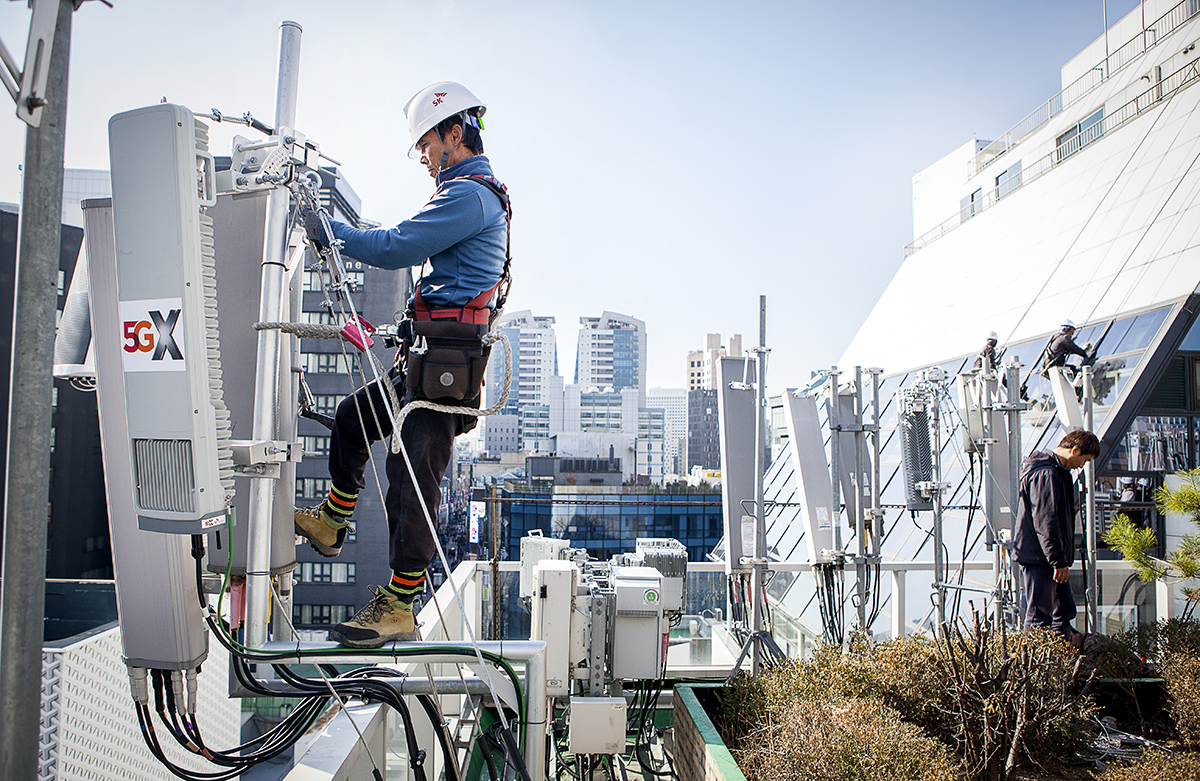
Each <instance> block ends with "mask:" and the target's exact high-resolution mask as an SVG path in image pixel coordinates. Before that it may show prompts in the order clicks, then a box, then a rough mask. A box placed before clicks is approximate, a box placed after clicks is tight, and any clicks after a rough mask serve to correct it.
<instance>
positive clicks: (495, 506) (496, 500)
mask: <svg viewBox="0 0 1200 781" xmlns="http://www.w3.org/2000/svg"><path fill="white" fill-rule="evenodd" d="M488 532H489V536H490V537H491V540H492V588H491V594H490V597H491V600H492V631H491V635H492V636H491V639H492V640H499V639H501V638H500V486H498V485H493V486H492V488H491V496H490V498H489V501H488Z"/></svg>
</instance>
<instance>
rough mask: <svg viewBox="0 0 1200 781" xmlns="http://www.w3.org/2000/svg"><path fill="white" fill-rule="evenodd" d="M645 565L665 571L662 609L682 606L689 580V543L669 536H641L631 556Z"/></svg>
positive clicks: (666, 611)
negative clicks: (686, 543) (686, 544)
mask: <svg viewBox="0 0 1200 781" xmlns="http://www.w3.org/2000/svg"><path fill="white" fill-rule="evenodd" d="M631 558H632V559H636V562H635V561H632V560H631V561H629V562H628V563H629V564H634V563H636V564H637V565H639V566H643V567H653V568H654V569H656V570H658V573H659V574H660V575H662V609H663V612H665V613H670V612H672V611H682V610H683V600H684V596H685V593H686V584H687V563H688V555H687V546H685V545H684V544H683V543H682V542H680V541H679V540H675V539H671V538H668V537H639V538H638V539H637V542H636V543H635V544H634V553H633V556H632V557H631Z"/></svg>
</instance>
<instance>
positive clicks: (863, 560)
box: [839, 366, 867, 629]
mask: <svg viewBox="0 0 1200 781" xmlns="http://www.w3.org/2000/svg"><path fill="white" fill-rule="evenodd" d="M864 436H865V434H864V432H863V389H862V367H861V366H855V367H854V477H853V478H852V479H851V480H850V484H851V485H852V486H854V535H855V537H856V539H857V541H858V555H856V556H855V557H854V590H855V593H856V594H857V595H858V625H859V626H860V627H862V628H864V629H865V628H866V625H867V527H866V510H867V508H866V507H865V503H864V502H863V458H864V457H865V455H866V453H865V452H864V450H865V449H866V441H865V440H864V439H863V437H864ZM839 466H840V465H839Z"/></svg>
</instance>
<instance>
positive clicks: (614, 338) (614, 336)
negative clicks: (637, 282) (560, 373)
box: [575, 312, 646, 406]
mask: <svg viewBox="0 0 1200 781" xmlns="http://www.w3.org/2000/svg"><path fill="white" fill-rule="evenodd" d="M645 377H646V324H645V323H644V322H642V321H641V320H638V319H637V318H636V317H629V316H628V315H621V314H617V313H616V312H605V313H604V314H603V315H601V316H600V317H581V318H579V348H578V350H577V351H576V353H575V382H576V384H578V385H582V386H583V387H584V388H590V387H597V388H606V387H607V388H612V389H613V390H614V391H621V390H623V389H625V388H637V389H638V404H639V406H644V405H645V401H646V385H645Z"/></svg>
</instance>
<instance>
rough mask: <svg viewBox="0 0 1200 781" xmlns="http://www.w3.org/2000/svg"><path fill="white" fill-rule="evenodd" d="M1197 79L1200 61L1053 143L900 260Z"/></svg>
mask: <svg viewBox="0 0 1200 781" xmlns="http://www.w3.org/2000/svg"><path fill="white" fill-rule="evenodd" d="M1189 2H1190V0H1189ZM1198 79H1200V61H1193V62H1191V63H1188V64H1187V65H1184V66H1183V67H1182V68H1180V69H1179V70H1177V71H1175V72H1174V73H1172V74H1171V75H1170V76H1167V77H1165V78H1163V79H1162V80H1161V81H1159V82H1158V83H1157V84H1152V85H1150V86H1149V87H1147V88H1146V90H1145V91H1144V92H1142V93H1141V94H1139V95H1138V96H1137V97H1135V98H1134V99H1133V100H1131V101H1129V102H1128V103H1126V104H1125V105H1123V106H1121V107H1120V108H1118V109H1116V110H1115V111H1113V112H1112V113H1110V114H1109V115H1108V116H1106V117H1104V118H1103V119H1102V120H1100V121H1098V122H1096V123H1095V124H1094V125H1092V126H1090V127H1088V128H1085V129H1084V130H1083V131H1082V132H1080V133H1078V134H1077V135H1075V136H1073V137H1071V138H1070V139H1067V140H1064V141H1063V142H1061V143H1057V142H1056V143H1055V147H1054V149H1052V150H1051V151H1050V152H1048V153H1046V154H1044V155H1042V156H1041V157H1039V158H1038V159H1037V160H1035V161H1034V162H1033V163H1031V164H1029V165H1025V166H1023V168H1022V169H1021V173H1020V176H1019V177H1016V178H1014V179H1009V180H1007V181H1006V182H1005V183H1004V184H1002V185H1001V186H999V187H993V188H989V189H988V190H985V191H983V195H982V196H981V197H980V198H978V199H975V200H972V201H971V203H970V204H968V205H967V206H964V207H963V208H962V209H960V210H959V211H958V213H957V214H955V215H954V216H952V217H950V218H949V219H947V220H944V221H942V222H941V223H940V224H938V225H936V226H934V227H933V228H931V229H930V230H928V231H926V232H925V233H923V234H921V235H920V236H918V237H917V238H916V239H914V240H913V243H912V244H909V245H908V246H907V247H905V248H904V256H905V257H908V256H909V255H911V254H913V253H914V252H916V251H917V250H919V249H923V248H925V247H927V246H929V245H930V244H932V243H933V242H935V241H937V240H938V239H940V238H941V237H942V236H945V235H946V234H947V233H949V232H950V231H952V230H954V229H955V228H957V227H958V226H959V225H962V224H963V223H965V222H966V221H967V220H969V219H971V218H972V217H975V216H976V215H978V214H979V213H980V212H983V211H985V210H987V209H989V208H991V207H992V206H995V205H996V204H997V203H999V202H1000V200H1001V199H1003V198H1005V197H1006V196H1007V195H1009V194H1010V193H1011V192H1012V191H1013V190H1016V189H1018V188H1019V187H1022V186H1024V185H1026V184H1029V183H1030V182H1032V181H1034V180H1036V179H1038V178H1040V177H1042V176H1043V175H1045V174H1047V173H1049V172H1050V170H1051V169H1053V168H1054V167H1055V166H1057V165H1058V164H1059V163H1062V162H1065V161H1066V160H1067V159H1068V158H1070V157H1071V156H1073V155H1074V154H1075V153H1076V152H1078V151H1080V150H1081V149H1083V148H1084V147H1087V146H1089V145H1091V144H1092V143H1093V142H1094V141H1097V140H1099V139H1100V138H1101V137H1102V136H1105V135H1107V134H1108V133H1111V132H1112V131H1114V130H1116V129H1117V128H1119V127H1121V126H1122V125H1124V124H1125V123H1127V122H1129V121H1130V120H1133V119H1136V118H1137V117H1138V116H1140V115H1141V114H1143V113H1144V112H1146V111H1148V110H1150V109H1151V108H1154V107H1155V106H1157V105H1158V104H1159V103H1161V102H1163V101H1166V100H1169V99H1171V98H1173V97H1174V96H1175V95H1176V93H1178V92H1179V91H1180V90H1183V89H1185V88H1186V87H1190V86H1191V85H1192V84H1195V83H1196V81H1197V80H1198Z"/></svg>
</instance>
